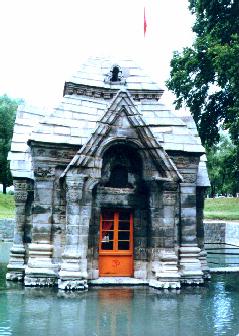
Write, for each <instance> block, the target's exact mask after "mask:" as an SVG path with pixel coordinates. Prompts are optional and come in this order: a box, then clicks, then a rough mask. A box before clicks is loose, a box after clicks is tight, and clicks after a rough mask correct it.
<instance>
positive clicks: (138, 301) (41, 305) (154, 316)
mask: <svg viewBox="0 0 239 336" xmlns="http://www.w3.org/2000/svg"><path fill="white" fill-rule="evenodd" d="M238 326H239V284H238V281H237V278H236V277H235V275H225V276H222V275H221V276H213V277H212V281H211V282H210V283H209V284H208V285H207V286H204V287H193V288H190V287H185V288H182V289H181V291H179V290H177V291H174V292H173V291H157V290H155V289H150V288H148V287H140V288H122V287H115V288H90V290H89V291H88V292H63V291H58V290H56V289H52V288H24V287H23V286H21V285H20V284H15V286H14V287H12V288H5V289H4V290H2V291H0V335H14V336H15V335H33V336H34V335H37V336H41V335H49V336H51V335H64V336H67V335H71V336H74V335H86V336H91V335H92V336H93V335H94V336H95V335H97V336H101V335H102V336H103V335H104V336H108V335H110V336H117V335H120V336H122V335H123V336H124V335H125V336H128V335H130V336H134V335H137V336H141V335H142V336H146V335H150V336H154V335H157V336H160V335H162V336H174V335H175V336H177V335H179V336H180V335H183V336H184V335H187V336H188V335H189V336H190V335H193V336H201V335H203V336H204V335H218V336H219V335H229V336H230V335H233V336H235V335H237V334H238V332H239V327H238Z"/></svg>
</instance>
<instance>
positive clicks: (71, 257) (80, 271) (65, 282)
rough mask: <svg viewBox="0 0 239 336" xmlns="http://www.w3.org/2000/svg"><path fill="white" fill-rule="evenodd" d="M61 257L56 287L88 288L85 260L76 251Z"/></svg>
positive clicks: (70, 288)
mask: <svg viewBox="0 0 239 336" xmlns="http://www.w3.org/2000/svg"><path fill="white" fill-rule="evenodd" d="M63 258H64V259H63V263H62V265H61V270H60V272H59V280H58V288H59V289H62V290H86V289H88V284H87V279H88V274H87V271H86V269H87V260H86V259H82V258H81V256H80V254H79V253H77V252H76V251H75V252H71V253H67V254H65V255H64V256H63Z"/></svg>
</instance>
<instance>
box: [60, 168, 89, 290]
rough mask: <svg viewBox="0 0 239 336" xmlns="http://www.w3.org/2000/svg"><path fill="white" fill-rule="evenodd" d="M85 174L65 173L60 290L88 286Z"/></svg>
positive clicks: (87, 212)
mask: <svg viewBox="0 0 239 336" xmlns="http://www.w3.org/2000/svg"><path fill="white" fill-rule="evenodd" d="M85 179H86V176H85V175H83V174H79V175H77V174H75V175H68V176H66V202H67V204H66V244H65V250H64V253H63V256H62V259H63V260H62V265H61V270H60V272H59V276H60V279H59V280H58V287H59V288H60V289H65V290H71V289H77V290H84V289H87V288H88V285H87V278H88V274H87V249H88V232H89V221H90V216H91V200H92V195H88V192H87V190H86V186H85Z"/></svg>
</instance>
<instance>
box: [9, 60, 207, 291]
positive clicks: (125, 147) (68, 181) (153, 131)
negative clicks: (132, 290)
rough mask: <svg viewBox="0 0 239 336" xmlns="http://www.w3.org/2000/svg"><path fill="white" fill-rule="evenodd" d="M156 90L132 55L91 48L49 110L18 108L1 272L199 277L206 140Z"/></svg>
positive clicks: (103, 278) (36, 281) (68, 280)
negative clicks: (10, 234)
mask: <svg viewBox="0 0 239 336" xmlns="http://www.w3.org/2000/svg"><path fill="white" fill-rule="evenodd" d="M162 94H163V90H162V89H160V87H159V86H158V85H157V84H156V83H155V82H153V81H152V80H151V79H150V78H149V77H148V76H147V75H145V74H144V72H143V71H142V69H140V68H139V67H138V66H137V65H135V64H134V62H132V61H129V60H123V61H119V62H118V63H117V64H116V63H112V62H111V61H110V60H107V59H99V58H95V59H90V60H88V61H87V62H86V64H84V65H83V66H82V67H81V68H80V70H79V71H78V72H77V73H76V74H75V75H74V76H73V77H72V78H71V80H70V81H68V82H66V83H65V87H64V97H63V99H62V102H61V103H60V104H59V106H58V107H57V108H56V109H54V110H53V111H52V112H51V113H48V114H46V113H45V112H44V111H42V110H39V109H34V108H32V107H29V106H21V107H20V108H19V109H18V112H17V118H16V123H15V128H14V136H13V141H12V149H11V153H10V158H11V169H12V174H13V178H14V185H15V200H16V221H17V224H16V228H15V237H14V245H13V247H12V249H11V256H10V262H9V265H8V274H7V278H8V279H9V280H24V283H25V285H26V286H49V285H57V286H58V287H59V288H60V289H85V288H87V287H88V282H94V283H95V284H97V281H98V282H100V283H111V282H112V281H113V280H112V279H114V281H115V282H116V283H117V282H121V283H124V280H122V278H124V279H125V283H127V284H132V283H134V284H137V283H141V284H142V283H143V284H147V285H149V286H151V287H155V288H178V287H180V284H181V283H188V284H195V283H196V284H198V283H202V282H203V279H204V277H205V276H206V275H207V272H208V268H207V263H206V256H205V251H204V238H203V223H202V218H203V199H204V190H205V188H206V187H207V186H208V177H207V171H206V166H205V162H204V158H203V154H204V148H203V147H202V146H201V144H200V139H199V137H198V134H197V130H196V127H195V124H194V122H193V119H192V118H191V117H178V116H176V115H175V114H174V113H173V112H171V111H169V110H167V109H166V108H165V106H164V105H163V104H162V102H161V96H162Z"/></svg>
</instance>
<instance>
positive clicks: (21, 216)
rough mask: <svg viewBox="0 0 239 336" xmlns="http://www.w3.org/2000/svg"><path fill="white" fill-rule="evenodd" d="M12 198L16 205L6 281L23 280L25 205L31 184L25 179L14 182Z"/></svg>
mask: <svg viewBox="0 0 239 336" xmlns="http://www.w3.org/2000/svg"><path fill="white" fill-rule="evenodd" d="M14 190H15V193H14V198H15V205H16V225H15V229H14V238H13V246H12V248H11V251H10V259H9V264H8V266H7V268H8V272H7V275H6V278H7V280H15V281H16V280H19V281H21V280H23V277H24V272H25V253H26V250H25V245H24V232H25V223H26V203H27V199H28V195H29V191H30V190H31V183H30V181H28V180H26V179H19V180H15V181H14Z"/></svg>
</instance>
